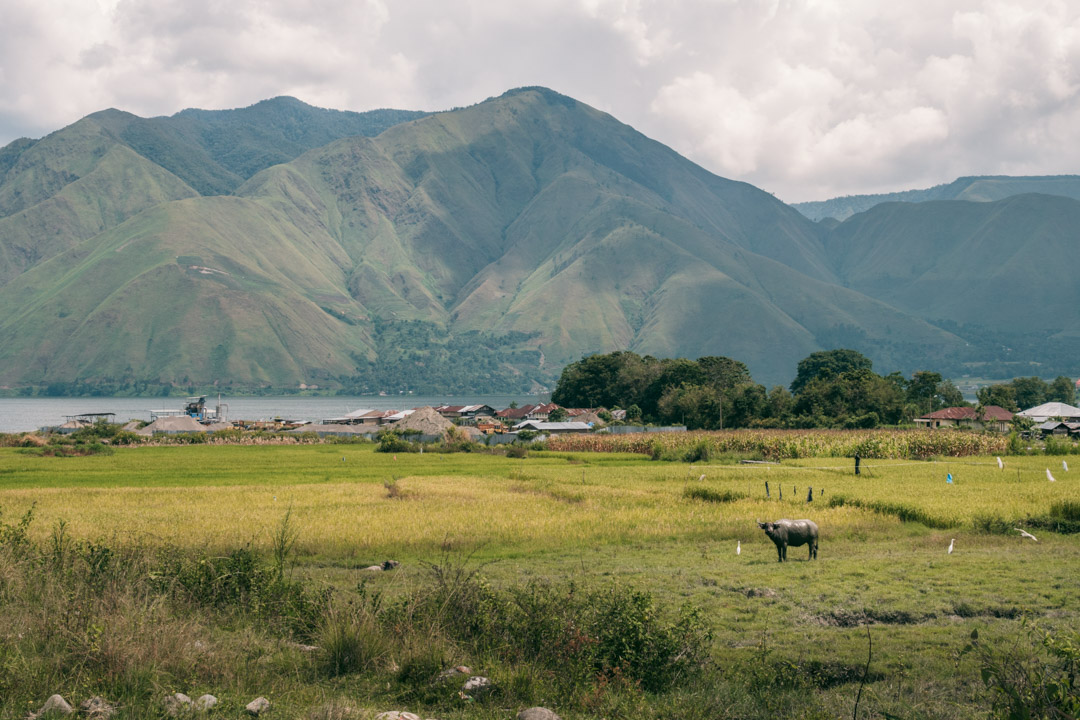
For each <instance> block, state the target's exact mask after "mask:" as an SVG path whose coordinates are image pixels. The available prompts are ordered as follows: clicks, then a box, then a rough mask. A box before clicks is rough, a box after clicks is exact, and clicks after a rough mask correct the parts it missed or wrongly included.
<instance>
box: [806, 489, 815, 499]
mask: <svg viewBox="0 0 1080 720" xmlns="http://www.w3.org/2000/svg"><path fill="white" fill-rule="evenodd" d="M806 502H814V488H813V487H812V486H811V488H810V492H808V493H806Z"/></svg>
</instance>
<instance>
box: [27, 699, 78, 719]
mask: <svg viewBox="0 0 1080 720" xmlns="http://www.w3.org/2000/svg"><path fill="white" fill-rule="evenodd" d="M73 712H75V710H74V709H72V707H71V706H70V705H68V701H67V700H65V699H64V698H63V697H61V696H60V695H50V696H49V699H48V700H46V701H45V704H44V705H42V706H41V709H40V710H38V711H37V712H36V713H32V714H31V717H35V718H39V717H42V716H45V715H48V714H49V713H52V714H54V715H70V714H71V713H73Z"/></svg>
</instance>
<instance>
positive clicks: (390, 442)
mask: <svg viewBox="0 0 1080 720" xmlns="http://www.w3.org/2000/svg"><path fill="white" fill-rule="evenodd" d="M375 452H381V453H411V452H420V446H419V445H417V444H416V443H413V442H409V441H408V440H406V439H405V438H403V437H401V435H400V434H398V433H397V432H393V431H390V432H384V433H383V434H382V435H380V436H379V447H377V448H375Z"/></svg>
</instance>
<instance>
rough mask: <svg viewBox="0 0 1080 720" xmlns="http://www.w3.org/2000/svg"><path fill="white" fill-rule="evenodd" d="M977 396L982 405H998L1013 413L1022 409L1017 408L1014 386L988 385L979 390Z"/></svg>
mask: <svg viewBox="0 0 1080 720" xmlns="http://www.w3.org/2000/svg"><path fill="white" fill-rule="evenodd" d="M975 396H976V397H977V398H978V399H979V404H980V405H997V406H998V407H1002V408H1005V409H1006V410H1009V411H1012V412H1016V411H1017V410H1019V409H1020V408H1018V407H1017V406H1016V390H1015V389H1014V388H1013V386H1012V385H1006V384H1000V385H987V386H985V387H981V388H979V389H978V390H977V391H976V393H975Z"/></svg>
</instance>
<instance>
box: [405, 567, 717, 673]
mask: <svg viewBox="0 0 1080 720" xmlns="http://www.w3.org/2000/svg"><path fill="white" fill-rule="evenodd" d="M432 571H433V572H432V574H433V577H434V580H435V582H434V583H433V586H432V587H431V589H430V590H428V591H426V592H425V594H424V595H423V596H422V597H420V598H418V599H417V600H416V604H415V605H413V606H412V608H411V611H412V613H413V616H412V618H411V621H412V623H414V624H415V623H418V622H419V623H420V624H421V625H422V626H428V627H437V628H438V629H439V634H440V635H442V636H445V637H446V638H447V639H448V640H450V641H451V642H456V643H459V644H461V645H464V646H467V647H469V648H471V650H472V651H473V652H474V653H476V654H478V655H482V656H485V655H486V656H492V657H494V658H495V659H497V660H501V661H507V662H510V663H521V664H536V665H538V666H541V667H543V668H545V669H546V670H547V672H548V673H551V674H553V676H554V677H555V678H556V682H557V684H558V685H559V686H560V687H561V689H562V691H563V692H572V691H574V690H577V689H580V688H581V687H582V686H583V685H586V684H589V683H592V682H601V681H602V682H604V683H606V682H611V681H616V680H617V681H620V682H621V681H623V680H625V681H627V682H628V683H629V684H631V685H640V687H642V688H643V689H645V690H648V691H651V692H660V691H663V690H666V689H669V688H670V687H673V686H674V685H676V684H678V683H679V682H680V681H681V680H682V679H684V678H686V677H688V676H689V675H690V674H692V673H693V672H694V671H695V670H696V669H698V668H700V667H701V666H702V665H703V664H704V662H705V660H706V657H707V654H708V646H709V642H710V640H711V638H712V634H711V632H710V631H709V630H708V629H707V628H706V627H705V625H704V623H703V622H702V619H701V615H700V613H699V611H698V610H696V609H694V608H692V607H689V606H685V607H683V608H682V610H681V611H680V612H679V613H678V614H677V616H676V617H675V618H673V619H666V618H663V617H661V614H660V613H659V611H658V610H657V607H656V603H655V601H654V599H653V596H652V595H651V594H649V593H647V592H640V591H636V590H631V589H626V588H621V587H610V588H607V589H604V590H596V591H582V590H581V589H579V588H578V587H576V586H575V585H574V584H573V583H570V584H566V585H555V584H550V583H546V582H538V581H532V582H529V583H526V584H524V585H521V586H518V587H514V588H510V589H509V590H506V591H497V590H495V589H493V588H491V587H490V586H489V585H488V584H487V583H486V582H485V581H484V580H483V578H482V577H480V576H479V574H478V573H477V572H476V571H472V572H467V571H465V570H464V569H463V568H461V567H454V566H452V565H451V566H447V565H443V566H432Z"/></svg>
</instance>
